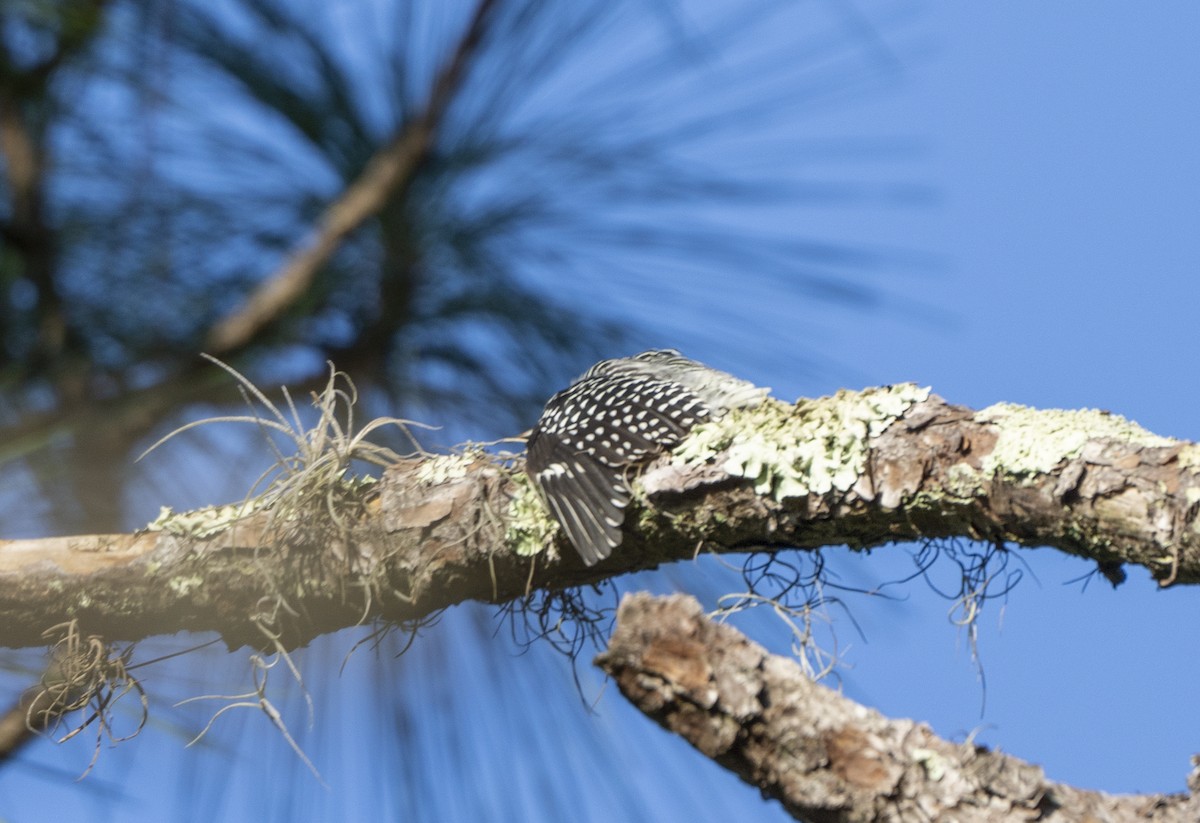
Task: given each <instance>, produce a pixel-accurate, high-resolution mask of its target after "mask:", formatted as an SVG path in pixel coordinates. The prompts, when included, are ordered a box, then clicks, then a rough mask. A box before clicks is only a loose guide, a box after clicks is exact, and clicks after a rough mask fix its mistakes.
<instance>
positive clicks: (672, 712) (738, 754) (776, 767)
mask: <svg viewBox="0 0 1200 823" xmlns="http://www.w3.org/2000/svg"><path fill="white" fill-rule="evenodd" d="M596 662H597V664H598V665H599V666H600V667H601V668H602V669H604V671H605V672H607V673H608V674H609V675H610V676H611V677H612V678H613V679H614V680H615V681H616V682H617V685H618V686H619V687H620V689H621V692H622V694H624V695H625V696H626V697H627V698H628V699H629V700H630V701H631V702H632V703H633V704H634V705H635V706H637V707H638V708H639V709H640V710H641V711H643V712H645V713H646V714H647V715H648V716H649V717H651V718H653V719H654V720H655V721H656V722H657V723H659V724H660V725H661V726H663V728H666V729H668V730H670V731H673V732H675V733H676V734H678V735H680V736H681V737H683V738H684V739H686V740H687V741H688V742H689V743H691V744H692V745H693V746H695V747H696V748H697V749H698V750H700V751H701V752H702V753H703V754H705V755H706V756H708V757H710V758H712V759H713V760H715V761H717V762H718V763H720V764H721V765H722V766H724V767H725V768H727V769H729V770H731V771H733V772H734V773H736V774H737V775H738V776H739V777H741V778H742V779H743V780H744V781H746V782H747V783H749V784H751V785H753V786H757V787H758V788H759V789H761V791H762V793H763V794H764V795H765V796H767V797H772V798H775V799H777V800H779V801H780V802H781V803H782V804H783V806H784V808H785V809H786V810H787V811H788V813H789V814H791V815H792V816H793V817H795V818H796V819H798V820H801V819H802V820H806V821H812V822H813V823H893V822H894V823H899V822H900V821H912V820H938V821H955V823H1001V821H1005V822H1007V821H1013V820H1040V821H1048V822H1049V823H1088V821H1099V820H1104V821H1110V822H1111V823H1120V821H1160V822H1161V823H1166V822H1167V821H1179V822H1180V823H1184V822H1185V821H1195V820H1200V801H1198V800H1197V797H1196V796H1195V795H1189V794H1177V795H1108V794H1104V793H1103V792H1096V791H1085V790H1081V789H1076V788H1073V787H1071V786H1066V785H1063V784H1061V783H1055V782H1054V781H1051V780H1048V779H1047V778H1046V776H1045V774H1044V773H1043V772H1042V769H1041V768H1040V767H1038V766H1034V765H1032V764H1029V763H1026V762H1024V761H1021V760H1018V759H1017V758H1015V757H1012V756H1010V755H1006V754H1002V753H1000V752H992V751H988V750H987V749H985V748H983V747H980V746H976V745H973V744H971V743H951V742H949V741H947V740H943V739H942V738H940V737H937V736H936V735H935V734H934V733H933V731H932V730H930V729H929V728H928V727H927V726H924V725H922V724H919V723H916V722H914V721H912V720H892V719H890V718H887V717H884V716H883V715H881V714H879V713H878V712H876V711H874V710H873V709H869V708H866V707H865V706H861V705H859V704H857V703H855V702H853V701H851V700H849V699H847V698H846V697H843V696H841V695H840V694H838V693H837V692H835V691H833V690H831V689H828V688H826V687H824V686H821V685H819V684H817V683H815V682H813V681H812V680H810V679H809V678H808V677H807V676H806V675H805V674H804V673H803V671H802V670H801V669H800V666H799V665H798V664H797V663H795V662H794V661H793V660H791V659H789V658H785V657H779V656H776V655H771V654H768V653H767V651H766V650H765V649H763V648H762V647H761V646H759V645H757V644H755V643H753V642H751V641H750V640H748V639H747V638H746V637H745V636H743V635H742V634H740V633H739V632H738V631H737V630H735V629H733V628H732V627H730V626H726V625H721V624H717V623H713V622H712V621H710V620H709V619H707V618H706V617H705V616H704V614H703V612H702V610H701V608H700V605H699V604H698V603H697V602H696V601H695V600H694V599H692V598H690V597H686V596H683V595H675V596H671V597H652V596H650V595H648V594H635V595H630V596H627V597H626V598H625V600H624V601H623V602H622V603H621V608H620V611H619V613H618V617H617V629H616V632H615V633H614V634H613V638H612V642H611V645H610V646H609V649H608V651H607V652H605V653H604V654H601V655H600V656H599V657H598V658H597V659H596Z"/></svg>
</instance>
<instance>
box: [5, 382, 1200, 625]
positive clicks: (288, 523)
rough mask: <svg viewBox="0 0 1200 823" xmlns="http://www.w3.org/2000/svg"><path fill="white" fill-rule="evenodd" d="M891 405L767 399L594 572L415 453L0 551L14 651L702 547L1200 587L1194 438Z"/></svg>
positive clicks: (1067, 419) (345, 604) (496, 597)
mask: <svg viewBox="0 0 1200 823" xmlns="http://www.w3.org/2000/svg"><path fill="white" fill-rule="evenodd" d="M888 391H890V390H888ZM888 391H885V390H872V391H868V392H862V393H850V392H844V393H840V394H839V395H837V396H835V397H831V398H822V399H819V400H802V401H798V402H797V404H796V405H793V406H789V405H785V404H782V403H775V402H772V403H769V404H767V406H766V407H765V408H762V409H758V410H755V411H754V412H752V413H746V414H741V415H733V416H731V417H730V418H728V419H726V420H725V421H723V422H722V423H721V424H720V426H719V427H711V428H707V429H704V430H697V432H695V433H693V436H692V437H691V438H689V440H688V441H686V442H685V443H684V444H683V445H682V447H681V448H680V449H679V450H678V451H677V453H676V454H675V455H673V456H667V457H664V458H662V459H661V460H660V461H659V462H658V463H656V464H655V465H654V466H652V467H650V469H649V471H647V473H646V474H645V475H643V477H642V478H641V482H640V483H639V484H635V486H636V487H637V488H639V489H640V490H641V491H642V492H643V494H642V495H641V496H640V499H639V500H638V501H636V502H635V503H634V505H633V506H632V507H631V509H630V512H629V515H628V517H627V518H626V523H625V542H624V544H623V545H622V546H621V547H620V548H619V549H618V550H617V551H616V552H615V553H614V556H613V557H612V558H611V559H610V560H608V561H606V562H604V563H601V564H599V565H597V566H595V567H593V568H590V569H589V568H585V567H584V566H583V565H582V563H581V562H580V561H579V560H578V559H577V557H576V556H575V554H574V552H573V551H572V550H571V549H570V548H569V547H563V546H562V545H561V543H559V544H557V545H558V549H559V551H558V552H553V551H551V552H542V553H541V554H536V555H534V556H525V555H522V554H520V553H518V552H520V551H524V552H530V551H533V550H536V549H538V548H541V544H542V541H543V538H544V536H545V535H550V534H552V533H553V526H552V524H551V523H550V522H549V521H548V520H547V518H546V515H545V513H544V510H542V508H541V507H540V506H539V504H538V503H537V502H536V498H535V497H533V492H532V491H531V489H530V486H529V484H528V483H527V482H525V481H524V479H523V478H522V477H520V476H519V475H518V476H516V477H514V471H513V468H519V461H517V464H518V465H517V466H516V467H505V466H504V465H501V464H499V463H497V462H496V461H495V460H494V459H492V458H490V457H488V456H487V455H484V454H483V453H481V452H468V453H467V454H465V455H459V456H452V457H439V458H433V459H413V460H407V461H404V462H402V463H401V464H399V465H396V466H394V467H392V468H391V469H390V470H389V471H388V472H387V473H386V475H385V477H384V478H383V480H382V481H381V482H380V483H378V484H376V485H375V486H373V487H365V488H363V489H362V490H360V491H357V492H346V493H345V496H346V498H347V500H348V503H347V508H346V511H345V512H344V513H343V515H342V516H341V518H340V519H339V520H337V522H332V521H329V520H328V519H327V518H325V517H323V516H321V515H320V513H319V512H313V513H311V514H308V513H304V512H297V513H294V514H293V515H291V516H289V517H287V518H284V517H280V516H278V513H277V512H275V513H272V512H270V511H260V512H257V513H253V514H248V515H245V516H241V517H238V516H234V515H233V514H231V513H230V512H228V511H224V512H222V511H212V512H200V513H193V514H188V515H180V516H177V517H173V518H168V519H166V520H164V521H163V522H160V523H158V524H156V525H154V526H153V527H152V528H149V529H147V530H144V531H141V532H138V533H134V534H125V535H90V536H80V537H63V538H49V539H39V540H15V541H0V645H6V646H39V645H42V644H43V643H44V640H43V639H42V631H43V630H44V629H45V628H46V627H48V626H52V625H56V624H58V623H61V622H63V620H64V619H69V618H77V619H79V620H80V622H81V625H82V626H83V627H84V628H85V630H86V631H87V632H89V633H94V634H99V635H102V636H104V637H106V638H108V639H110V640H119V639H134V638H139V637H145V636H148V635H151V634H162V633H170V632H176V631H181V630H191V631H202V630H213V631H218V632H220V633H221V634H222V635H223V636H224V637H225V639H226V641H227V642H228V643H230V644H231V645H234V646H236V645H240V644H243V643H260V642H261V640H262V634H261V630H260V628H259V626H260V624H261V620H262V614H263V612H264V611H273V610H274V607H273V605H272V604H279V603H282V602H286V605H287V608H288V609H289V610H290V611H292V612H295V613H296V614H297V615H298V617H296V618H295V619H294V620H292V621H290V622H289V624H288V626H287V634H286V637H285V641H284V642H285V643H286V644H287V645H289V646H295V645H300V644H303V643H306V642H308V641H309V640H311V638H312V637H314V636H315V635H317V634H320V633H323V632H327V631H332V630H335V629H338V628H342V627H345V626H349V625H354V624H355V623H357V622H359V621H362V620H364V619H373V618H380V619H384V620H393V621H400V620H415V619H420V618H421V617H423V616H426V615H428V614H430V613H431V612H434V611H436V610H437V609H440V608H443V607H445V606H448V605H451V604H453V603H457V602H461V601H463V600H468V599H478V600H485V601H491V602H506V601H509V600H512V599H514V598H518V597H521V596H523V595H524V594H525V593H527V592H528V591H529V590H530V589H531V588H532V589H543V590H550V591H554V590H559V589H563V588H567V587H571V586H578V585H582V584H587V583H592V582H596V581H598V580H602V579H604V578H607V577H610V576H613V575H615V574H620V573H624V572H627V571H632V570H637V569H647V568H653V567H655V566H657V565H658V564H660V563H663V562H667V561H671V560H679V559H685V558H690V557H692V556H693V554H694V553H695V552H696V551H697V550H698V549H700V548H703V549H706V550H712V551H733V550H738V549H742V550H745V549H748V548H755V549H762V548H764V547H765V548H785V547H798V548H802V549H816V548H820V547H822V546H826V545H837V544H849V545H851V546H855V547H870V546H878V545H882V544H886V543H890V542H893V541H899V540H912V539H920V538H938V537H951V536H959V537H967V538H971V539H978V540H985V541H991V542H996V543H1005V544H1013V543H1015V544H1020V545H1025V546H1053V547H1057V548H1059V549H1061V550H1064V551H1068V552H1071V553H1073V554H1078V555H1081V556H1084V557H1090V558H1093V559H1094V560H1096V561H1097V562H1099V563H1101V564H1102V568H1103V569H1104V570H1105V572H1106V573H1107V574H1109V576H1110V578H1112V579H1114V580H1116V579H1118V577H1119V566H1120V564H1123V563H1135V564H1139V565H1142V566H1145V567H1146V568H1148V569H1149V570H1150V571H1151V572H1152V573H1153V574H1154V576H1155V577H1156V578H1157V579H1158V580H1159V581H1160V583H1163V584H1167V583H1194V582H1196V581H1197V580H1200V525H1198V520H1197V511H1198V507H1200V468H1198V466H1200V457H1198V456H1197V455H1198V451H1197V449H1196V447H1195V446H1194V445H1192V444H1189V443H1183V442H1179V441H1172V440H1168V439H1165V438H1159V437H1155V436H1154V435H1151V434H1149V433H1147V432H1144V431H1143V430H1140V429H1137V428H1136V427H1134V426H1132V424H1129V423H1126V422H1125V421H1123V420H1121V419H1120V418H1116V417H1113V416H1111V415H1106V414H1104V413H1101V412H1070V413H1064V412H1054V411H1034V410H1030V409H1021V408H1018V407H1010V406H1003V407H993V408H991V409H985V410H983V411H981V412H972V411H971V410H969V409H966V408H963V407H959V406H952V405H949V404H947V403H946V402H945V401H943V400H941V399H940V398H937V397H932V396H928V397H926V396H924V394H922V395H920V397H919V399H916V398H914V397H912V396H911V392H910V393H909V400H906V401H904V402H903V403H900V404H899V405H897V404H895V403H892V402H891V400H890V399H889V398H893V397H894V394H889V393H888ZM872 398H874V399H872ZM884 401H887V402H884ZM875 407H881V408H884V409H885V410H884V411H882V412H878V411H877V410H876V411H872V410H871V409H875ZM864 409H865V410H866V411H864ZM888 409H890V410H888ZM272 517H274V525H272ZM281 524H282V525H281ZM545 539H548V537H547V538H545ZM559 555H561V556H559Z"/></svg>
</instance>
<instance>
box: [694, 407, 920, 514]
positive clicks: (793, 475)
mask: <svg viewBox="0 0 1200 823" xmlns="http://www.w3.org/2000/svg"><path fill="white" fill-rule="evenodd" d="M928 397H929V389H928V388H922V387H920V386H917V385H916V384H913V383H902V384H899V385H896V386H885V387H882V388H872V389H864V390H863V391H859V392H853V391H846V390H842V391H839V392H838V393H837V394H835V395H833V396H832V397H822V398H819V399H816V400H808V399H801V400H798V401H797V402H796V405H795V406H794V407H793V406H788V405H786V404H784V403H780V402H778V401H767V402H766V403H764V404H763V405H761V406H759V407H757V408H755V409H751V410H747V411H735V412H732V413H730V414H729V415H727V416H726V417H724V418H723V419H721V420H719V421H716V422H713V423H706V424H704V425H703V426H697V427H696V428H695V429H694V430H693V431H692V433H691V434H690V435H689V436H688V438H687V439H686V440H685V441H684V442H683V443H682V444H681V445H680V446H679V448H678V449H676V451H675V454H676V455H677V456H678V457H680V458H682V459H684V460H686V461H688V462H707V461H709V460H711V459H713V458H714V457H715V456H716V455H718V454H720V453H722V452H724V453H725V456H726V459H725V462H724V464H723V468H724V469H725V471H727V472H729V473H730V474H732V475H734V476H736V477H746V478H749V479H752V480H753V481H754V489H755V491H756V492H757V493H759V494H762V495H770V496H771V497H773V498H774V499H776V500H783V499H785V498H789V497H804V496H807V495H810V494H818V495H821V494H828V493H829V492H831V491H834V490H837V491H847V490H849V489H850V488H851V487H852V486H853V485H854V484H855V483H856V482H857V481H858V478H859V476H860V475H861V474H862V471H863V468H864V466H865V463H866V458H867V453H868V450H869V447H870V446H869V442H868V441H869V440H870V439H871V438H872V437H877V436H878V435H880V434H882V433H883V432H884V431H886V430H887V428H888V426H890V425H892V423H894V422H895V421H896V420H897V419H899V418H900V417H901V416H902V415H903V414H904V413H905V412H906V411H907V410H908V409H909V408H910V407H911V406H913V405H914V404H915V403H919V402H921V401H923V400H925V399H926V398H928Z"/></svg>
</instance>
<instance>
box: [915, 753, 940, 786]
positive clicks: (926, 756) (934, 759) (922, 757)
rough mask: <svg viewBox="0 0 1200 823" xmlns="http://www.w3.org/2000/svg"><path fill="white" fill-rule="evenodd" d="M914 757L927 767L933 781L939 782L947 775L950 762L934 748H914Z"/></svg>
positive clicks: (923, 766) (926, 770) (922, 765)
mask: <svg viewBox="0 0 1200 823" xmlns="http://www.w3.org/2000/svg"><path fill="white" fill-rule="evenodd" d="M912 758H913V760H914V761H916V762H917V763H919V764H921V767H922V768H924V769H925V774H926V775H927V776H928V777H929V779H930V780H932V781H933V782H935V783H936V782H938V781H939V780H941V779H942V778H943V777H945V776H946V771H947V767H948V766H949V763H948V762H947V760H946V758H944V757H942V755H940V754H938V753H937V752H936V751H934V750H933V749H926V748H917V749H913V750H912Z"/></svg>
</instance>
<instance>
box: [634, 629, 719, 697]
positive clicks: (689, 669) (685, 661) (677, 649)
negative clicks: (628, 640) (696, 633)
mask: <svg viewBox="0 0 1200 823" xmlns="http://www.w3.org/2000/svg"><path fill="white" fill-rule="evenodd" d="M642 662H643V663H644V664H645V666H646V668H647V669H648V670H649V671H652V672H655V673H657V674H660V675H662V676H663V677H665V678H666V679H668V680H670V681H672V682H674V683H676V684H678V685H680V686H682V687H683V689H684V690H685V691H686V692H687V693H688V694H689V695H691V696H692V697H693V698H694V699H695V698H697V697H698V696H700V695H703V696H702V697H700V698H699V699H697V700H696V702H698V703H701V704H702V705H707V706H711V705H712V701H713V700H715V699H716V696H715V694H714V695H713V696H712V697H711V698H710V697H709V696H708V694H705V692H706V691H708V685H709V681H710V680H711V679H712V669H711V668H710V667H709V665H708V661H707V660H705V659H704V646H703V645H701V644H700V643H697V642H696V641H694V640H686V639H680V638H674V637H667V638H661V639H659V640H656V641H655V642H653V643H651V644H650V646H649V647H648V648H647V649H646V654H645V656H644V657H643V658H642Z"/></svg>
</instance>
